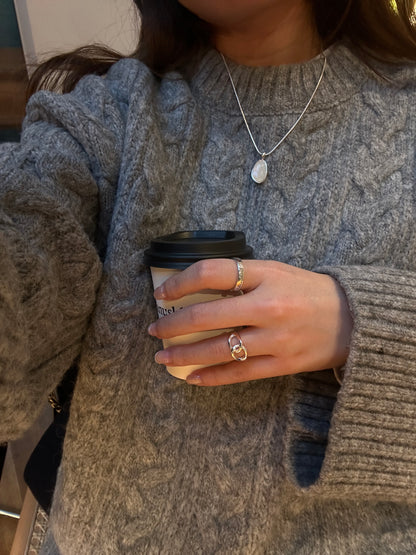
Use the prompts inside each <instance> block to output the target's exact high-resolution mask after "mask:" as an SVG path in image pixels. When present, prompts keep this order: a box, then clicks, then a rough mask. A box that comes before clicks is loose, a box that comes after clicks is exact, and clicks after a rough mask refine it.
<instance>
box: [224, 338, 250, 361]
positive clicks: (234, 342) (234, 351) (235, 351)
mask: <svg viewBox="0 0 416 555" xmlns="http://www.w3.org/2000/svg"><path fill="white" fill-rule="evenodd" d="M228 346H229V347H230V352H231V356H232V357H233V359H234V360H237V361H238V362H243V361H244V360H247V357H248V354H247V349H246V348H245V346H244V344H243V341H242V339H241V337H240V334H239V333H238V332H236V331H233V332H232V333H230V335H229V336H228Z"/></svg>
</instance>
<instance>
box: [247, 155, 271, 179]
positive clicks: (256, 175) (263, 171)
mask: <svg viewBox="0 0 416 555" xmlns="http://www.w3.org/2000/svg"><path fill="white" fill-rule="evenodd" d="M266 177H267V162H266V160H264V159H263V158H261V159H260V160H258V161H257V162H256V163H255V164H254V166H253V169H252V170H251V179H252V180H253V181H255V182H256V183H263V182H264V181H265V180H266Z"/></svg>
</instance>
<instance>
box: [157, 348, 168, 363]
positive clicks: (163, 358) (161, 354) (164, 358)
mask: <svg viewBox="0 0 416 555" xmlns="http://www.w3.org/2000/svg"><path fill="white" fill-rule="evenodd" d="M155 361H156V362H157V363H158V364H165V365H167V364H169V363H170V357H169V355H168V353H166V352H165V351H158V352H157V353H156V354H155Z"/></svg>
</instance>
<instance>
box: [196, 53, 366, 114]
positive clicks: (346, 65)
mask: <svg viewBox="0 0 416 555" xmlns="http://www.w3.org/2000/svg"><path fill="white" fill-rule="evenodd" d="M325 56H326V58H327V67H326V70H325V74H324V77H323V80H322V83H321V85H320V87H319V89H318V91H317V93H316V96H315V97H314V99H313V101H312V104H311V106H310V108H309V111H311V112H313V111H317V110H320V109H324V108H325V107H328V106H333V105H334V102H342V101H343V100H346V99H347V98H349V97H351V96H352V95H353V94H354V93H355V92H356V91H358V90H359V89H360V88H361V86H362V84H363V82H364V80H366V79H367V78H368V75H369V71H370V70H369V69H368V68H367V67H366V66H365V65H364V64H363V63H362V62H361V61H360V60H359V59H358V58H357V57H356V56H355V55H354V54H353V52H352V51H351V50H350V49H349V48H348V47H347V46H346V45H345V44H343V43H336V44H334V45H332V46H330V47H329V48H328V49H327V50H325ZM227 63H228V65H229V68H230V71H231V75H232V77H233V80H234V83H235V86H236V89H237V93H238V96H239V98H240V101H241V104H242V106H243V109H244V111H245V113H246V114H253V115H254V114H259V115H261V114H279V113H283V112H287V111H288V110H289V111H291V110H293V111H301V110H302V109H303V108H304V106H305V104H306V103H307V102H308V100H309V98H310V96H311V94H312V92H313V90H314V88H315V86H316V83H317V82H318V79H319V75H320V73H321V70H322V65H323V56H322V55H318V56H316V57H315V58H313V59H312V60H309V61H307V62H304V63H299V64H291V65H283V66H271V67H249V66H244V65H238V64H236V63H234V62H232V61H231V60H227ZM191 87H192V89H193V90H194V93H195V94H196V95H197V97H198V98H199V99H200V100H201V101H202V102H207V103H209V104H213V105H215V106H216V107H217V108H218V109H219V110H221V111H224V112H227V113H228V114H233V113H234V112H235V111H236V110H237V111H238V105H237V102H236V99H235V96H234V92H233V90H232V87H231V83H230V81H229V77H228V74H227V71H226V69H225V67H224V63H223V61H222V59H221V56H220V54H219V53H218V52H217V51H216V50H210V51H208V52H207V53H205V55H204V56H203V57H202V59H201V61H200V63H199V64H198V67H197V70H196V72H195V74H194V76H193V78H192V82H191Z"/></svg>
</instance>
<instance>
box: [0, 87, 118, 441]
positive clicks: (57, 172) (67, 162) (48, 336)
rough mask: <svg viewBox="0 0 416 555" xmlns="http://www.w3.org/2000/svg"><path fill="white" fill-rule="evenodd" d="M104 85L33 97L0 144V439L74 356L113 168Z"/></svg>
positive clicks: (35, 407)
mask: <svg viewBox="0 0 416 555" xmlns="http://www.w3.org/2000/svg"><path fill="white" fill-rule="evenodd" d="M110 86H111V82H110V80H109V81H108V83H107V82H106V80H105V79H103V78H99V77H88V78H86V79H84V80H82V81H81V82H80V84H79V86H78V87H77V89H76V90H75V91H74V92H73V93H71V94H69V95H57V94H53V93H50V92H40V93H37V94H36V95H34V96H33V97H32V99H31V100H30V102H29V104H28V109H27V116H26V119H25V122H24V127H23V132H22V138H21V142H20V144H17V145H10V144H7V145H1V146H0V260H1V273H0V441H2V440H8V439H13V438H14V437H17V436H18V435H19V434H21V433H22V432H23V431H24V430H25V429H26V428H27V427H28V426H29V425H30V424H31V422H32V421H33V420H34V419H35V418H36V416H37V415H38V413H39V411H40V410H41V408H42V405H43V403H44V401H45V399H46V395H47V394H48V393H49V392H50V391H51V390H52V389H53V388H54V387H55V385H56V384H57V383H58V382H59V380H60V378H61V376H62V375H63V373H64V372H65V370H66V369H67V368H68V367H69V366H70V365H71V363H72V362H73V361H74V359H75V358H76V357H77V356H78V354H79V352H80V348H81V342H82V338H83V335H84V334H85V331H86V326H87V323H88V319H89V317H90V315H91V312H92V310H93V306H94V301H95V294H96V290H97V287H98V284H99V280H100V275H101V262H100V258H99V256H98V254H97V249H96V245H95V236H96V233H97V221H98V219H97V215H98V212H99V198H100V196H99V191H100V190H108V189H109V188H111V187H113V188H114V187H115V184H116V181H117V175H118V168H119V158H120V150H121V148H120V139H119V136H118V132H117V130H120V129H122V126H123V121H122V119H123V118H122V116H121V112H120V110H119V108H118V107H117V105H116V103H115V102H114V101H113V100H112V96H111V94H110V93H109V88H110ZM100 209H101V207H100Z"/></svg>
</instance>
